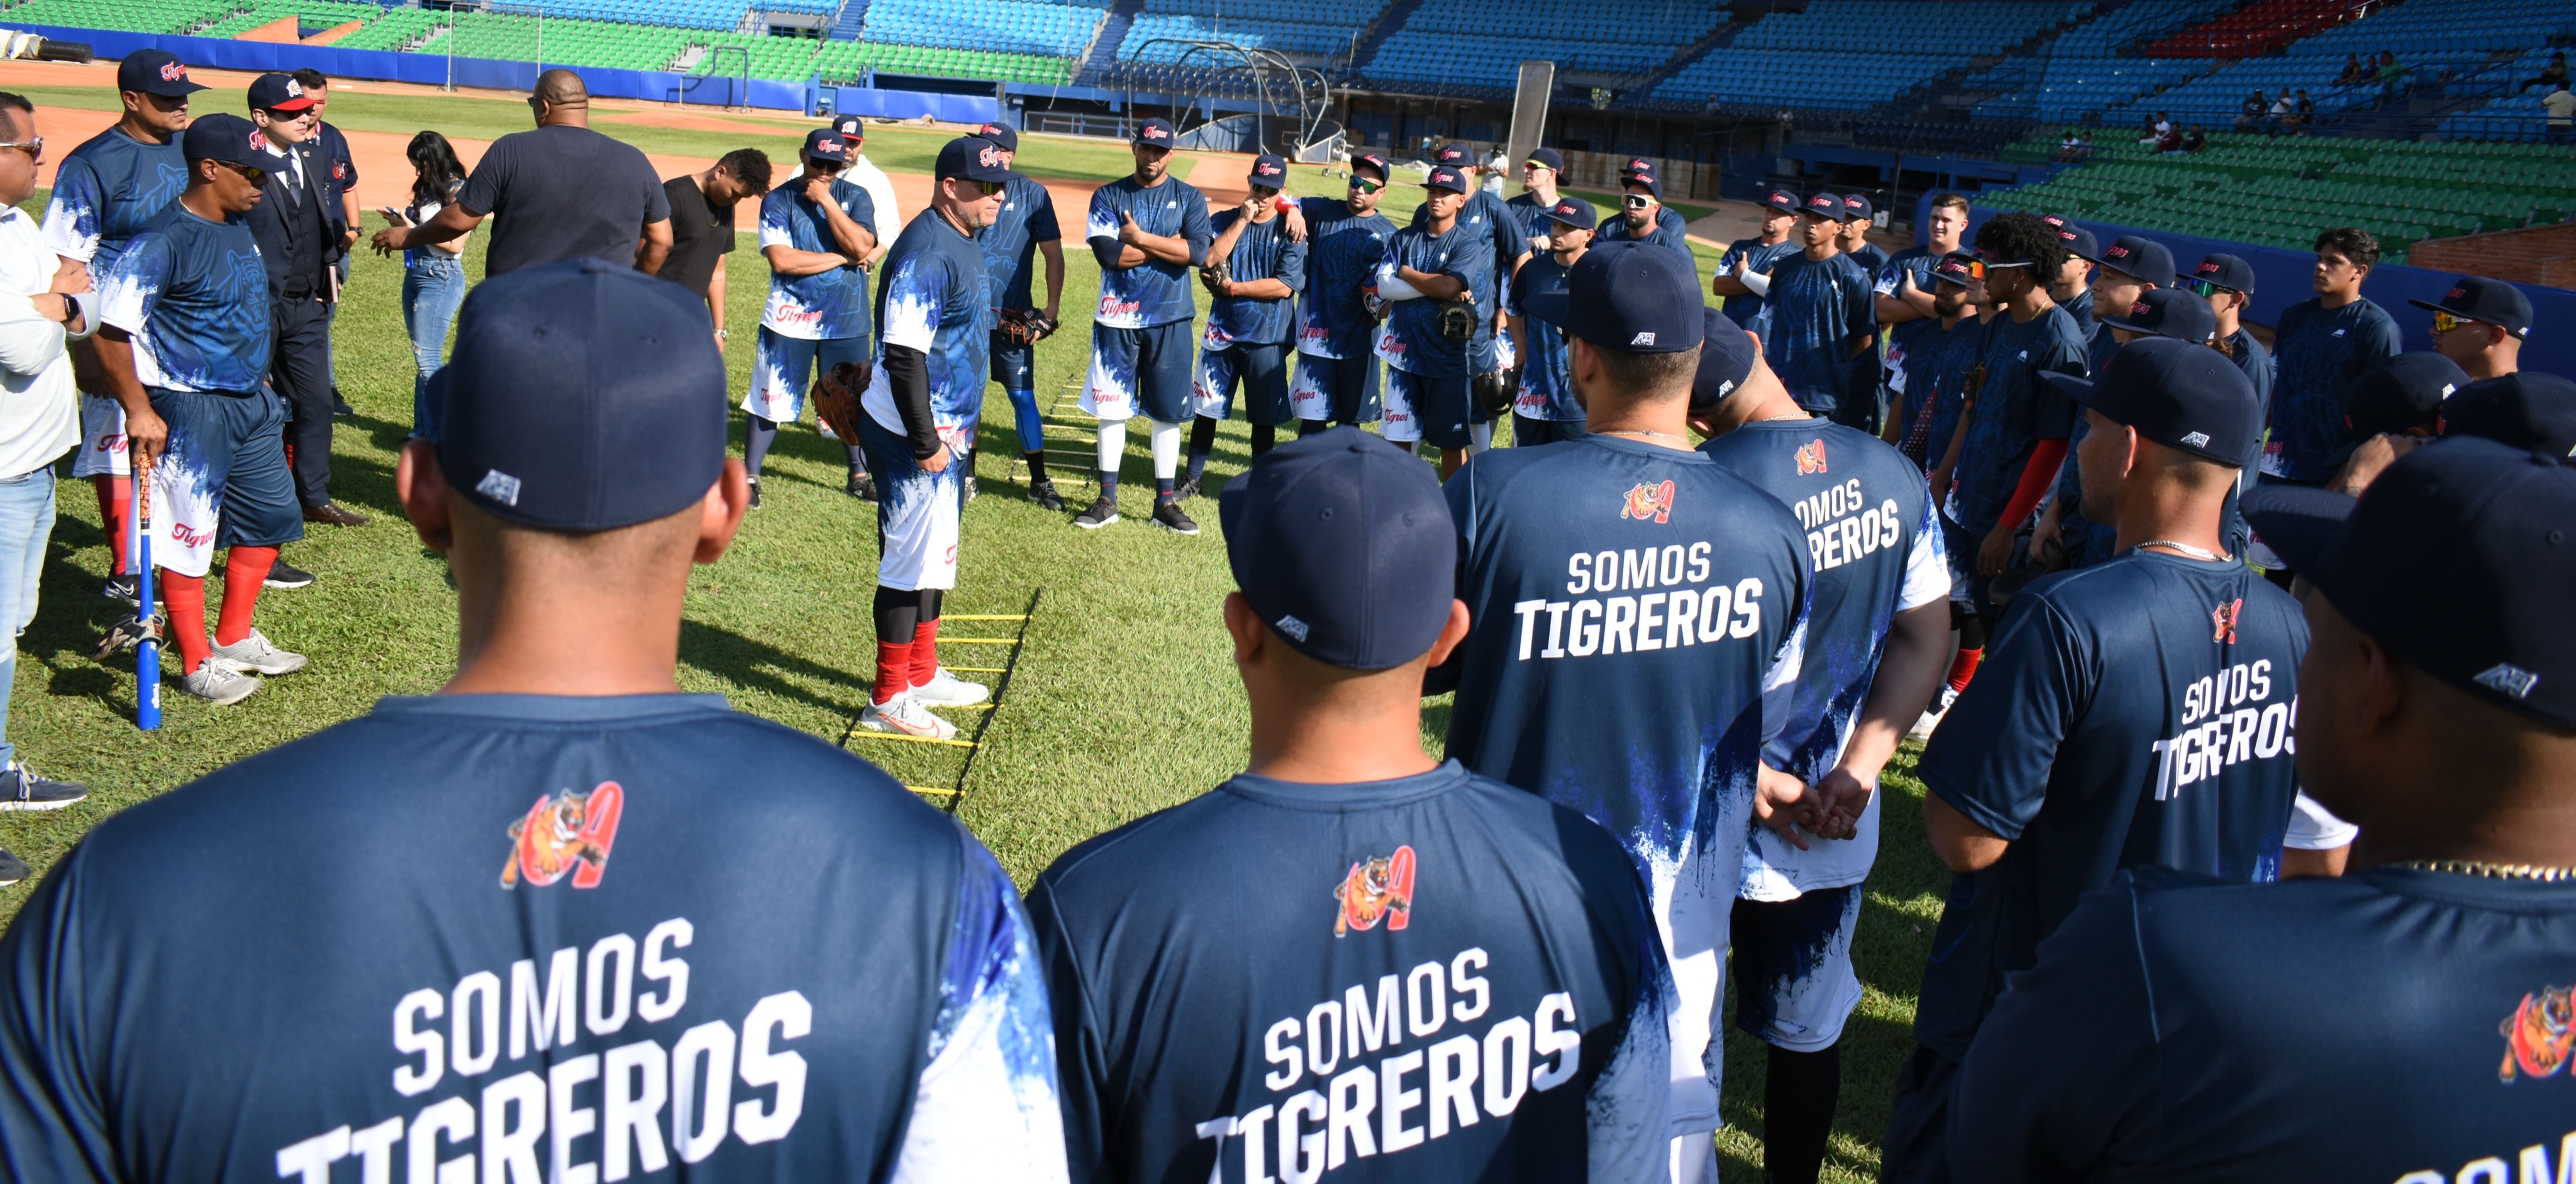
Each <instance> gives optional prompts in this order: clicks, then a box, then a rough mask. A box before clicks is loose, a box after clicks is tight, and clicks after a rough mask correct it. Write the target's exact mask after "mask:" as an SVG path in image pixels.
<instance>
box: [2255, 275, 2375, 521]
mask: <svg viewBox="0 0 2576 1184" xmlns="http://www.w3.org/2000/svg"><path fill="white" fill-rule="evenodd" d="M2272 343H2273V345H2274V347H2275V349H2276V358H2275V360H2276V361H2277V362H2278V363H2279V365H2278V367H2277V370H2278V373H2277V374H2275V375H2274V377H2275V379H2276V380H2277V386H2276V389H2275V390H2274V391H2273V398H2272V436H2271V439H2270V440H2269V441H2267V442H2266V443H2265V445H2264V448H2263V454H2264V455H2263V471H2264V472H2266V473H2269V474H2271V475H2273V476H2275V477H2287V478H2289V479H2290V480H2292V481H2323V480H2325V479H2327V478H2329V477H2332V476H2334V473H2333V472H2332V470H2330V469H2329V468H2328V467H2327V466H2328V464H2329V463H2330V460H2331V458H2332V456H2333V454H2334V451H2335V449H2336V448H2338V447H2340V446H2341V445H2342V444H2343V443H2344V433H2345V426H2344V416H2345V415H2346V414H2347V412H2348V411H2349V408H2347V407H2345V406H2344V400H2343V392H2344V388H2345V387H2347V386H2349V385H2351V384H2352V380H2353V379H2356V378H2359V377H2361V373H2362V371H2364V370H2368V369H2370V368H2371V367H2372V366H2374V365H2377V364H2378V363H2380V362H2381V361H2384V360H2386V359H2389V358H2393V357H2396V356H2397V353H2398V335H2397V322H2396V321H2395V320H2393V319H2391V318H2390V317H2389V315H2388V311H2387V310H2386V309H2383V308H2381V307H2379V306H2378V305H2376V304H2373V303H2371V302H2370V301H2368V300H2366V299H2365V300H2355V301H2353V302H2352V303H2350V304H2347V305H2344V306H2343V307H2342V308H2333V309H2330V308H2327V307H2325V306H2324V305H2322V304H2319V303H2318V302H2316V301H2315V300H2303V301H2300V302H2299V303H2297V304H2293V305H2291V306H2290V307H2289V309H2288V311H2286V312H2283V313H2282V314H2281V323H2280V326H2279V328H2278V329H2277V330H2275V332H2274V333H2273V335H2272Z"/></svg>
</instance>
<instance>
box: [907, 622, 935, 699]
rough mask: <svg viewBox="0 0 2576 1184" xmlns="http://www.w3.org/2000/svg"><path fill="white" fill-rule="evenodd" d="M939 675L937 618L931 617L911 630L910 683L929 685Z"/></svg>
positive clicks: (918, 685)
mask: <svg viewBox="0 0 2576 1184" xmlns="http://www.w3.org/2000/svg"><path fill="white" fill-rule="evenodd" d="M937 677H939V618H937V617H932V618H930V619H929V620H927V621H923V622H922V623H921V624H919V625H916V626H914V627H913V630H912V685H914V686H917V687H923V686H929V685H930V680H931V679H934V678H937Z"/></svg>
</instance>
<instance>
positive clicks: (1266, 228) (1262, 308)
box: [1206, 210, 1306, 349]
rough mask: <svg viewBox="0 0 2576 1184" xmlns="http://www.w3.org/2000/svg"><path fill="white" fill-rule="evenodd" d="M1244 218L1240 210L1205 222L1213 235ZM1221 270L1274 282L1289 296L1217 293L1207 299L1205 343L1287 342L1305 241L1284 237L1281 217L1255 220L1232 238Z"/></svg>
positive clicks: (1302, 280) (1302, 281)
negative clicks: (1262, 297)
mask: <svg viewBox="0 0 2576 1184" xmlns="http://www.w3.org/2000/svg"><path fill="white" fill-rule="evenodd" d="M1242 218H1243V211H1241V210H1224V211H1221V212H1219V213H1218V214H1217V216H1216V217H1215V218H1213V219H1211V220H1210V221H1209V223H1208V228H1209V229H1210V230H1212V231H1214V232H1215V233H1216V234H1217V235H1219V236H1222V235H1224V234H1225V228H1226V227H1229V226H1232V225H1234V224H1235V223H1236V222H1238V221H1241V220H1242ZM1226 274H1227V275H1229V276H1232V277H1233V278H1234V282H1235V283H1237V284H1244V283H1249V282H1251V281H1253V280H1278V281H1279V282H1281V283H1283V284H1286V285H1288V293H1289V294H1288V295H1286V296H1281V297H1277V298H1275V299H1261V298H1257V297H1251V296H1220V297H1217V298H1215V299H1213V300H1210V301H1209V302H1208V319H1207V338H1206V345H1207V347H1208V348H1210V349H1223V348H1225V347H1226V346H1228V345H1232V344H1234V343H1235V342H1238V341H1241V342H1245V343H1247V344H1252V345H1286V344H1288V341H1289V339H1290V338H1291V337H1294V336H1295V335H1296V332H1297V296H1296V294H1297V292H1298V291H1300V290H1301V289H1303V288H1304V287H1305V286H1306V244H1304V243H1302V242H1298V241H1295V240H1293V239H1291V238H1289V237H1288V231H1287V228H1286V226H1285V223H1284V221H1283V220H1282V219H1279V218H1275V217H1274V218H1272V219H1270V220H1269V221H1267V222H1254V223H1251V224H1249V225H1247V226H1245V227H1244V228H1243V233H1242V234H1240V235H1238V236H1236V237H1235V240H1234V253H1233V254H1231V255H1228V256H1226Z"/></svg>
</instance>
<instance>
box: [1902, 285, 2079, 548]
mask: <svg viewBox="0 0 2576 1184" xmlns="http://www.w3.org/2000/svg"><path fill="white" fill-rule="evenodd" d="M1985 330H1986V331H1985V343H1984V345H1983V347H1982V348H1981V349H1980V350H1979V351H1978V354H1977V361H1976V363H1975V364H1976V366H1978V367H1981V368H1982V369H1983V372H1984V375H1985V377H1984V378H1983V380H1982V381H1981V382H1980V384H1979V385H1978V387H1977V389H1976V391H1975V392H1974V393H1973V394H1972V395H1971V399H1972V402H1971V403H1970V405H1969V407H1968V411H1967V416H1968V435H1967V438H1966V439H1965V440H1964V441H1962V442H1961V444H1960V446H1959V467H1958V471H1957V472H1956V473H1954V474H1953V475H1952V484H1951V488H1950V498H1951V503H1952V504H1954V505H1955V506H1956V510H1955V512H1954V511H1953V510H1952V505H1951V504H1945V505H1944V506H1943V507H1942V509H1943V512H1944V513H1945V514H1946V515H1947V516H1948V517H1949V518H1950V519H1951V520H1952V521H1954V522H1956V523H1958V524H1959V525H1960V526H1961V527H1963V528H1965V529H1966V530H1967V532H1968V535H1969V537H1971V538H1977V539H1982V538H1984V537H1986V536H1987V535H1988V534H1990V533H1993V531H1994V529H1995V523H1996V522H1998V521H1999V520H2001V519H2002V518H2003V514H2004V506H2005V504H2006V503H2009V502H2010V501H2012V495H2013V490H2014V489H2015V488H2016V487H2018V486H2019V485H2020V484H2021V474H2022V469H2023V468H2024V467H2026V466H2027V465H2029V463H2030V458H2031V453H2032V452H2033V451H2035V450H2036V449H2037V448H2038V447H2039V442H2040V441H2042V440H2063V439H2066V438H2067V437H2068V436H2070V435H2072V434H2073V433H2074V431H2075V421H2076V419H2077V418H2078V416H2077V412H2076V406H2075V400H2073V399H2070V398H2068V397H2066V395H2065V393H2064V392H2062V391H2059V390H2058V389H2057V388H2056V387H2055V386H2054V385H2052V384H2050V383H2047V382H2044V381H2042V380H2041V379H2040V377H2039V375H2040V372H2041V371H2043V370H2049V371H2055V372H2057V373H2060V374H2075V375H2082V374H2086V373H2089V371H2087V370H2086V369H2085V368H2084V359H2085V341H2084V335H2083V334H2081V333H2078V332H2076V329H2075V318H2074V316H2073V315H2072V314H2070V313H2068V312H2067V311H2066V309H2065V308H2064V307H2062V306H2053V307H2051V308H2050V309H2049V310H2048V311H2047V312H2044V313H2041V314H2040V315H2038V316H2036V317H2033V318H2031V319H2030V320H2029V322H2027V323H2024V322H2022V321H2017V320H2015V319H2013V315H2012V313H2011V312H2010V311H2009V310H2007V311H2005V312H2003V313H2001V314H1999V315H1997V316H1996V317H1995V319H1994V320H1993V321H1991V322H1988V323H1987V325H1986V326H1985ZM1972 373H1973V372H1972ZM1936 463H1937V461H1936Z"/></svg>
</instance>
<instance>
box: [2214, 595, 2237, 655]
mask: <svg viewBox="0 0 2576 1184" xmlns="http://www.w3.org/2000/svg"><path fill="white" fill-rule="evenodd" d="M2244 615H2245V598H2244V597H2242V596H2239V597H2237V598H2236V599H2234V600H2231V601H2228V602H2227V603H2225V604H2222V605H2219V606H2218V607H2217V608H2215V609H2212V610H2210V614H2209V621H2210V623H2211V624H2212V625H2215V626H2217V628H2216V629H2215V630H2213V631H2212V632H2211V633H2210V635H2209V639H2210V640H2211V641H2219V642H2225V643H2227V644H2229V645H2234V644H2236V622H2237V620H2238V619H2239V618H2241V617H2243V616H2244Z"/></svg>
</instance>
